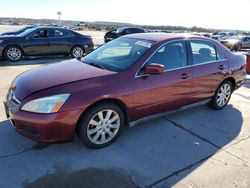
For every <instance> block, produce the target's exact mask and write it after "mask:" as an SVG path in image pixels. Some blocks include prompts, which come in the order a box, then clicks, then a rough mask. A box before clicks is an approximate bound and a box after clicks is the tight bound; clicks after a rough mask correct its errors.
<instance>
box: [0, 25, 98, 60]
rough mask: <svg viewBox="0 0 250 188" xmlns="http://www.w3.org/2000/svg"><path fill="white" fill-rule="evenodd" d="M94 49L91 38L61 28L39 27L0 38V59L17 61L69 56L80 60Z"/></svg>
mask: <svg viewBox="0 0 250 188" xmlns="http://www.w3.org/2000/svg"><path fill="white" fill-rule="evenodd" d="M93 49H94V44H93V39H92V37H91V36H88V35H82V34H79V33H76V32H74V31H71V30H68V29H64V28H61V27H50V26H46V27H45V26H40V27H35V28H32V29H28V30H26V31H24V32H22V33H21V34H19V35H15V36H14V35H10V36H5V35H3V36H0V57H1V56H2V57H4V58H6V59H8V60H10V61H18V60H20V59H21V58H22V57H23V56H41V55H71V56H72V57H74V58H80V57H82V56H83V55H84V54H87V53H89V52H91V51H92V50H93Z"/></svg>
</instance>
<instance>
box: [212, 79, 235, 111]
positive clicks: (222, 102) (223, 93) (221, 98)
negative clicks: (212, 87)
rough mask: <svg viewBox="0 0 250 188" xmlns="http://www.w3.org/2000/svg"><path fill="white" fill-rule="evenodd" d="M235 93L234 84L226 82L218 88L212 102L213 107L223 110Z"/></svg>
mask: <svg viewBox="0 0 250 188" xmlns="http://www.w3.org/2000/svg"><path fill="white" fill-rule="evenodd" d="M232 92H233V85H232V82H230V81H228V80H226V81H224V82H222V83H221V84H220V86H219V87H218V88H217V90H216V92H215V94H214V96H213V98H212V100H211V105H210V106H211V107H212V108H214V109H217V110H221V109H223V108H224V107H225V106H226V105H227V104H228V102H229V100H230V98H231V95H232Z"/></svg>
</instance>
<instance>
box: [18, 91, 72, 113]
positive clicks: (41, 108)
mask: <svg viewBox="0 0 250 188" xmlns="http://www.w3.org/2000/svg"><path fill="white" fill-rule="evenodd" d="M69 95H70V94H61V95H53V96H49V97H44V98H39V99H35V100H32V101H30V102H28V103H26V104H25V105H24V106H23V107H22V108H21V110H23V111H28V112H36V113H44V114H49V113H55V112H58V110H59V109H60V108H61V107H62V105H63V104H64V103H65V101H66V100H67V99H68V97H69Z"/></svg>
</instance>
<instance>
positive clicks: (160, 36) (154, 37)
mask: <svg viewBox="0 0 250 188" xmlns="http://www.w3.org/2000/svg"><path fill="white" fill-rule="evenodd" d="M122 37H125V38H128V37H129V38H136V39H144V40H151V41H155V42H160V41H165V40H174V39H185V38H192V39H206V40H210V39H209V38H207V37H203V36H197V35H192V34H185V33H184V34H183V33H136V34H130V35H125V36H122Z"/></svg>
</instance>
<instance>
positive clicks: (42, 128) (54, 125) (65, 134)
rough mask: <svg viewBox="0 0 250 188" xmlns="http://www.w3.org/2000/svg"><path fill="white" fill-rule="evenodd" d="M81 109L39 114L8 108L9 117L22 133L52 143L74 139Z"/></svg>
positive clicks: (36, 139)
mask: <svg viewBox="0 0 250 188" xmlns="http://www.w3.org/2000/svg"><path fill="white" fill-rule="evenodd" d="M79 113H80V110H73V111H67V112H59V113H54V114H37V113H30V112H24V111H20V110H17V111H15V112H14V113H12V112H10V111H8V109H7V108H6V114H7V117H9V118H10V120H11V123H12V125H13V127H14V128H15V129H16V131H17V132H19V133H20V134H22V135H24V136H26V137H28V138H30V139H32V140H34V141H38V142H44V143H51V142H63V141H69V140H72V139H73V137H74V134H75V127H76V124H77V120H78V117H79Z"/></svg>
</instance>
